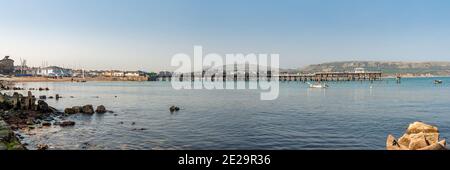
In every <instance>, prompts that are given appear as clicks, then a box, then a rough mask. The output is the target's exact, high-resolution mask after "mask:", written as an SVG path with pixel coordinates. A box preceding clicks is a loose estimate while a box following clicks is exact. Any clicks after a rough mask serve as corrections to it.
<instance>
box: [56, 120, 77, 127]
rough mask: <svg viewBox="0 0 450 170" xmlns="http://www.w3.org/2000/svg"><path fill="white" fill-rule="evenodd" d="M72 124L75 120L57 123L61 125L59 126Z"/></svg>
mask: <svg viewBox="0 0 450 170" xmlns="http://www.w3.org/2000/svg"><path fill="white" fill-rule="evenodd" d="M74 125H75V122H73V121H64V122H61V123H60V124H59V126H61V127H66V126H74Z"/></svg>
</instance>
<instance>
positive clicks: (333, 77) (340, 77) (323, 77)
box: [157, 72, 383, 82]
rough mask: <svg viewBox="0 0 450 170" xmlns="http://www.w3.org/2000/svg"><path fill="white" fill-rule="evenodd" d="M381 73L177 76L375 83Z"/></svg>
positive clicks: (183, 76) (185, 78) (163, 78)
mask: <svg viewBox="0 0 450 170" xmlns="http://www.w3.org/2000/svg"><path fill="white" fill-rule="evenodd" d="M382 74H383V73H382V72H318V73H313V74H288V73H280V74H276V75H272V74H271V73H270V72H268V73H267V74H266V75H264V76H262V75H261V77H260V75H259V74H257V75H254V76H251V75H250V74H248V73H246V74H242V75H236V74H235V75H226V74H223V75H222V74H220V75H216V74H214V75H209V76H208V75H205V74H201V75H196V74H193V73H187V74H181V75H179V76H178V78H179V81H199V80H200V81H202V80H203V81H250V80H261V79H264V80H279V81H303V82H305V81H376V80H381V79H382ZM157 80H159V81H171V80H172V76H171V75H170V76H169V75H165V76H158V78H157Z"/></svg>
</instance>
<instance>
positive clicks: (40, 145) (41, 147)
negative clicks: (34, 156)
mask: <svg viewBox="0 0 450 170" xmlns="http://www.w3.org/2000/svg"><path fill="white" fill-rule="evenodd" d="M36 147H37V150H47V149H48V145H46V144H38V145H37V146H36Z"/></svg>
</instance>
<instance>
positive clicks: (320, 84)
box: [308, 82, 328, 89]
mask: <svg viewBox="0 0 450 170" xmlns="http://www.w3.org/2000/svg"><path fill="white" fill-rule="evenodd" d="M308 84H309V88H316V89H325V88H328V85H327V84H322V83H314V84H311V83H309V82H308Z"/></svg>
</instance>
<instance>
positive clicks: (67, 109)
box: [64, 108, 78, 115]
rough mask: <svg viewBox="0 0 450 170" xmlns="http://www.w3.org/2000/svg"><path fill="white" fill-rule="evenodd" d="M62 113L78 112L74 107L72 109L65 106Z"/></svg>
mask: <svg viewBox="0 0 450 170" xmlns="http://www.w3.org/2000/svg"><path fill="white" fill-rule="evenodd" d="M64 113H65V114H70V115H71V114H75V113H78V112H76V111H75V109H73V108H66V109H64Z"/></svg>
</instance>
